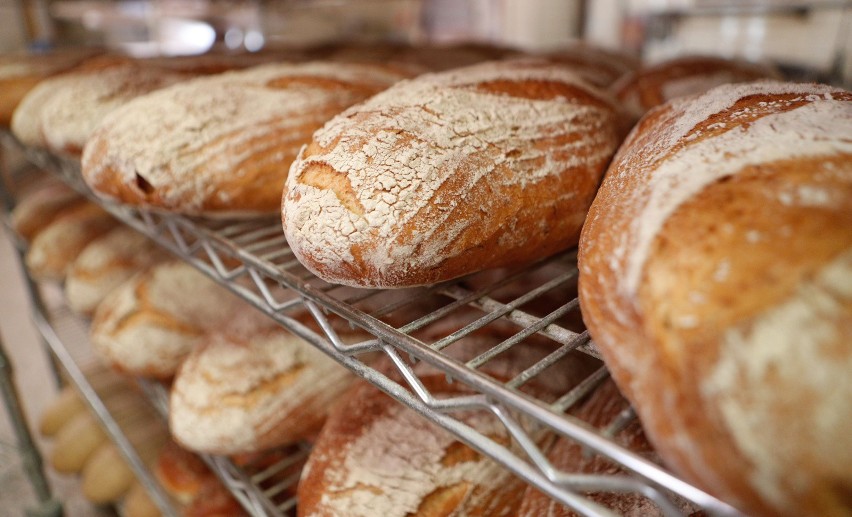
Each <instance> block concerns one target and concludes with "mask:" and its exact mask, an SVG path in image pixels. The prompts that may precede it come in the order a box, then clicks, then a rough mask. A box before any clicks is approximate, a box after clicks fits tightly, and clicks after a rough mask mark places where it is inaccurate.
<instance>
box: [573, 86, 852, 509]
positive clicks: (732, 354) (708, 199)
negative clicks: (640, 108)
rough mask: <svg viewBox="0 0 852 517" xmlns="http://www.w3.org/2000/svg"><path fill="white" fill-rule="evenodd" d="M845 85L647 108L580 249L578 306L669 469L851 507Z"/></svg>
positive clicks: (804, 503) (784, 497)
mask: <svg viewBox="0 0 852 517" xmlns="http://www.w3.org/2000/svg"><path fill="white" fill-rule="evenodd" d="M851 101H852V93H850V92H845V91H842V90H839V89H836V88H831V87H828V86H820V85H797V84H786V83H778V82H758V83H752V84H743V85H732V86H723V87H719V88H716V89H713V90H711V91H709V92H707V93H706V94H703V95H697V96H693V97H689V98H683V99H679V100H676V101H673V102H670V103H668V104H666V105H664V106H662V107H660V108H658V109H654V110H652V111H651V112H649V113H648V115H646V117H645V118H644V119H642V120H641V121H640V122H639V124H638V125H637V126H636V128H635V129H634V131H633V133H632V134H631V136H629V137H628V139H627V141H626V142H625V144H624V145H623V147H622V148H621V150H620V151H619V153H618V155H617V156H616V158H615V159H614V161H613V164H612V165H611V167H610V169H609V172H608V173H607V176H606V179H605V180H604V183H603V186H602V187H601V189H600V192H599V194H598V197H597V199H596V200H595V203H594V204H593V206H592V209H591V211H590V213H589V218H588V222H587V224H586V226H585V228H584V229H583V236H582V240H581V242H580V254H579V263H580V302H581V307H582V309H583V316H584V319H585V321H586V323H587V324H588V327H589V330H590V332H591V334H592V336H593V337H594V340H595V342H596V343H597V345H598V348H599V349H600V351H601V353H602V354H603V356H604V358H605V360H606V361H607V363H608V365H609V367H610V369H611V371H612V374H613V377H614V378H615V380H616V381H617V382H618V383H619V385H620V386H621V387H622V389H623V390H624V391H625V394H626V395H627V396H628V397H629V398H630V399H631V401H632V402H633V404H634V405H635V407H636V409H637V411H638V413H639V415H640V416H641V418H642V421H643V423H644V425H645V430H646V432H647V433H648V436H649V437H650V439H651V441H652V442H653V443H654V445H655V447H656V449H657V450H658V452H659V453H660V455H661V456H662V458H663V459H664V460H665V462H666V463H667V464H668V465H669V466H670V467H672V468H673V469H675V470H677V471H679V472H680V473H681V474H682V475H683V476H685V477H686V478H688V479H690V480H692V481H693V482H695V483H696V484H698V485H699V486H701V487H704V488H705V489H706V490H708V491H710V492H711V493H714V494H716V495H718V496H719V497H721V498H722V499H724V500H726V501H729V502H730V503H732V504H734V505H735V506H738V507H739V508H741V509H742V510H743V511H744V512H746V513H747V514H750V515H791V516H792V515H799V516H801V515H813V516H817V515H819V516H827V515H833V516H837V515H850V506H849V501H850V500H849V494H850V487H852V434H850V433H849V429H852V405H850V403H849V401H850V400H852V376H850V375H849V372H850V371H852V325H851V323H852V287H850V286H852V143H850V142H852V102H851Z"/></svg>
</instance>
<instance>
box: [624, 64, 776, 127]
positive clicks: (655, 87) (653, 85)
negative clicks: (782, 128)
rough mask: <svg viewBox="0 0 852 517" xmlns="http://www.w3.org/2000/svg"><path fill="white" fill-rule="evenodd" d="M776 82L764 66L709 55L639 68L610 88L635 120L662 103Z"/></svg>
mask: <svg viewBox="0 0 852 517" xmlns="http://www.w3.org/2000/svg"><path fill="white" fill-rule="evenodd" d="M771 78H774V79H778V78H780V75H779V74H778V72H777V71H776V70H775V69H774V68H772V67H771V66H769V65H767V64H760V63H752V62H748V61H743V60H735V59H725V58H721V57H712V56H683V57H678V58H675V59H671V60H668V61H663V62H661V63H657V64H655V65H650V66H647V67H642V68H639V69H638V70H635V71H633V72H632V73H629V74H626V75H624V76H623V77H622V78H621V79H620V80H618V81H617V82H616V83H615V84H613V85H612V90H613V92H614V93H615V96H616V97H618V100H620V101H621V102H623V103H624V106H625V107H626V108H627V109H628V110H629V111H630V112H631V113H633V114H634V115H635V116H636V117H639V116H642V114H643V113H645V112H646V111H648V110H649V109H651V108H653V107H654V106H659V105H660V104H663V103H664V102H666V101H668V100H671V99H674V98H676V97H682V96H685V95H693V94H697V93H703V92H706V91H707V90H709V89H711V88H713V87H715V86H719V85H722V84H729V83H743V82H748V81H755V80H758V79H771Z"/></svg>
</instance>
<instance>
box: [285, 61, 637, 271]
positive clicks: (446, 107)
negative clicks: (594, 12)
mask: <svg viewBox="0 0 852 517" xmlns="http://www.w3.org/2000/svg"><path fill="white" fill-rule="evenodd" d="M621 128H622V126H621V119H620V117H619V114H618V113H617V111H616V108H615V107H614V105H613V103H612V102H611V101H610V100H609V98H608V97H606V96H605V95H604V94H601V93H599V92H598V91H597V90H596V89H595V88H593V87H591V86H588V85H587V84H586V83H585V82H583V81H582V80H581V79H579V78H578V77H577V76H576V75H574V74H572V73H571V72H570V71H568V70H566V69H565V68H564V67H560V66H558V65H554V64H550V63H546V62H534V61H530V60H523V61H505V62H495V63H485V64H482V65H476V66H472V67H467V68H460V69H457V70H453V71H450V72H444V73H440V74H428V75H424V76H420V77H418V78H416V79H413V80H410V81H404V82H402V83H400V84H398V85H396V86H394V87H392V88H390V89H388V90H387V91H385V92H382V93H381V94H379V95H376V96H375V97H373V98H371V99H370V100H368V101H367V102H364V103H362V104H360V105H357V106H354V107H352V108H351V109H349V110H347V111H345V112H344V113H342V114H340V115H338V116H337V117H335V118H334V119H332V120H331V121H330V122H328V123H327V124H326V125H325V127H323V128H322V129H321V130H319V131H317V132H316V133H315V134H314V137H313V141H312V142H311V144H310V145H308V146H306V147H304V148H303V149H302V151H301V152H300V154H299V157H298V159H297V160H296V161H295V162H294V163H293V167H292V168H291V170H290V176H289V177H288V179H287V188H286V191H285V195H284V201H283V210H282V214H283V222H284V230H285V233H286V235H287V241H288V243H289V244H290V246H291V248H292V249H293V252H294V253H295V255H296V257H297V258H298V259H299V260H300V261H301V262H302V264H304V265H305V266H306V267H307V268H308V269H310V270H311V271H313V272H314V273H316V274H317V275H318V276H320V277H321V278H323V279H325V280H327V281H329V282H335V283H342V284H348V285H352V286H358V287H403V286H413V285H422V284H432V283H436V282H440V281H443V280H447V279H450V278H454V277H458V276H461V275H464V274H466V273H471V272H474V271H478V270H481V269H485V268H490V267H498V266H504V265H511V264H519V263H525V262H530V261H534V260H537V259H540V258H542V257H545V256H548V255H550V254H552V253H555V252H556V251H559V250H561V249H564V248H567V247H570V246H572V245H574V244H576V242H577V238H578V235H579V231H580V226H581V225H582V224H583V220H584V218H585V215H586V210H587V209H588V206H589V204H590V203H591V200H592V198H593V197H594V193H595V190H596V188H597V186H598V182H599V181H600V178H601V175H602V174H603V171H604V169H605V168H606V165H607V163H608V162H609V159H610V157H611V156H612V154H613V153H614V152H615V149H616V147H617V145H618V143H619V141H620V134H621Z"/></svg>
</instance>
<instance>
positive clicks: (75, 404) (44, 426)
mask: <svg viewBox="0 0 852 517" xmlns="http://www.w3.org/2000/svg"><path fill="white" fill-rule="evenodd" d="M84 411H86V403H85V402H83V400H82V399H81V398H80V396H79V395H77V390H75V389H74V388H72V387H70V386H68V387H65V388H63V389H62V391H60V392H59V395H58V396H57V397H56V398H55V399H53V401H51V402H50V404H48V406H47V407H46V408H44V411H42V413H41V417H40V418H39V424H38V430H39V433H41V435H42V436H44V437H48V438H50V437H52V436H55V435H56V433H58V432H59V430H60V429H62V428H63V427H64V426H65V424H67V423H68V422H69V421H71V420H72V419H73V418H74V417H75V416H77V415H78V414H80V413H82V412H84Z"/></svg>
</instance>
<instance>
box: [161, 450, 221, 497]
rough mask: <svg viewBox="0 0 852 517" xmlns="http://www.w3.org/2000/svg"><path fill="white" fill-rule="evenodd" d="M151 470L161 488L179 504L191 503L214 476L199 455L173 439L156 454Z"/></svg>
mask: <svg viewBox="0 0 852 517" xmlns="http://www.w3.org/2000/svg"><path fill="white" fill-rule="evenodd" d="M153 471H154V475H155V476H156V478H157V481H159V483H160V485H162V487H163V489H165V490H166V491H167V492H168V493H169V495H170V496H172V497H173V498H175V499H176V500H177V501H178V502H179V503H181V504H189V503H191V502H192V501H193V500H194V499H196V498H197V497H198V496H199V494H200V492H201V488H202V487H203V486H204V484H205V483H206V482H207V481H208V480H210V479H215V478H216V475H215V474H213V472H211V471H210V469H209V468H207V465H206V464H205V463H204V461H203V460H202V459H201V458H200V457H198V456H197V455H195V454H193V453H191V452H189V451H187V450H186V449H184V448H182V447H181V446H179V445H178V444H176V443H175V442H173V441H169V442H167V443H166V444H165V445H164V446H163V448H162V449H161V450H160V452H159V454H157V461H156V463H155V464H154V468H153Z"/></svg>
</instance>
